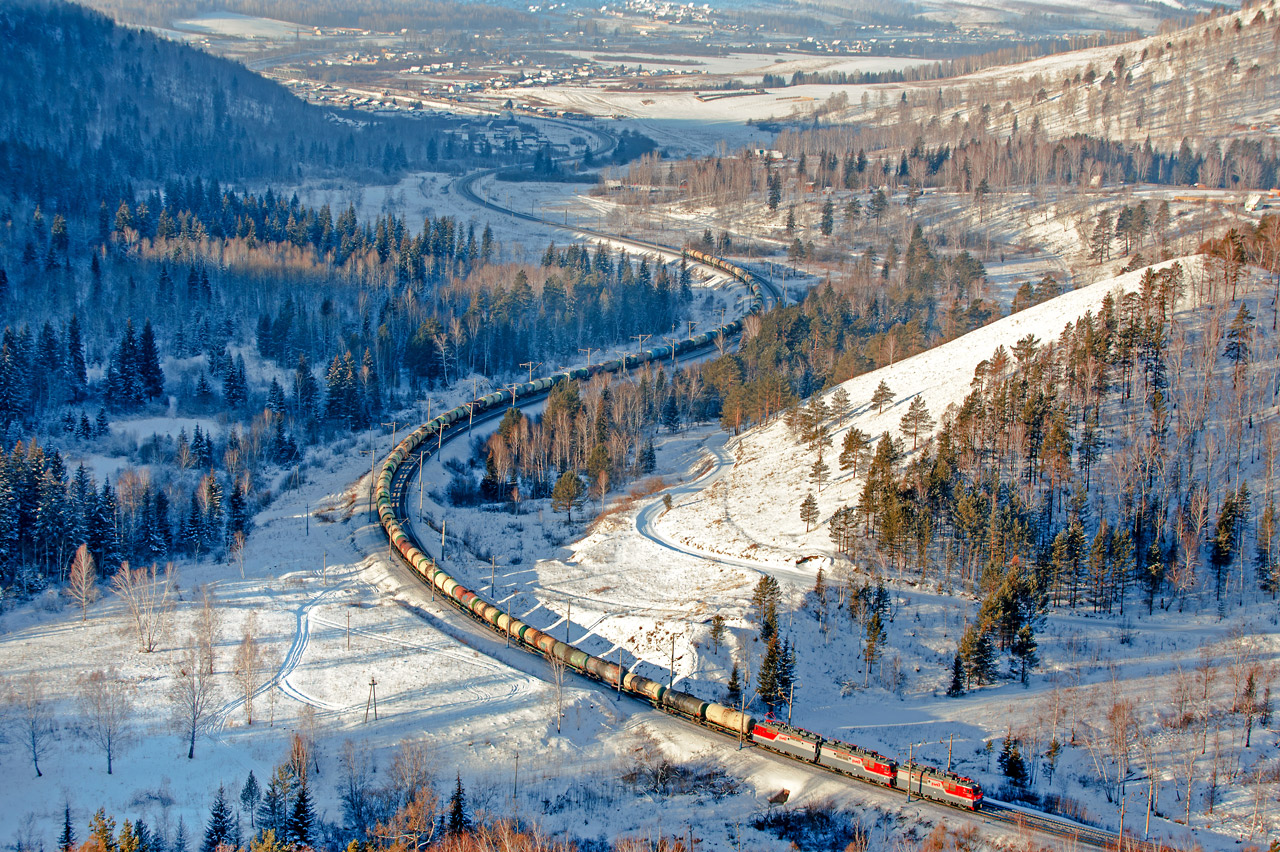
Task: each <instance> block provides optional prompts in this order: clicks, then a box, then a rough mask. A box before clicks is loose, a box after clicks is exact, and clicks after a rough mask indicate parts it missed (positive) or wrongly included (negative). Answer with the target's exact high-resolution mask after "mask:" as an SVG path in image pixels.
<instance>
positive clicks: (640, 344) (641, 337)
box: [632, 334, 653, 357]
mask: <svg viewBox="0 0 1280 852" xmlns="http://www.w3.org/2000/svg"><path fill="white" fill-rule="evenodd" d="M650 337H653V335H652V334H637V335H635V336H634V337H633V338H632V340H634V341H635V342H636V344H637V345H636V348H637V349H638V350H639V354H641V355H642V354H644V342H645V341H646V340H648V339H649V338H650ZM637 357H638V356H637Z"/></svg>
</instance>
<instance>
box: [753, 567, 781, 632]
mask: <svg viewBox="0 0 1280 852" xmlns="http://www.w3.org/2000/svg"><path fill="white" fill-rule="evenodd" d="M781 600H782V589H781V587H780V586H779V585H778V581H777V580H775V579H774V578H773V577H771V576H769V575H768V574H763V575H761V577H760V579H759V580H758V581H757V582H756V586H755V589H754V591H752V593H751V608H752V610H753V611H754V612H755V615H756V618H757V619H758V620H759V622H760V640H761V641H762V642H767V641H769V639H770V638H771V637H772V636H773V635H774V634H776V633H777V630H778V604H779V603H780V602H781Z"/></svg>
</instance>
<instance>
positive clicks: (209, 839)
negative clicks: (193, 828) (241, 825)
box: [200, 785, 232, 852]
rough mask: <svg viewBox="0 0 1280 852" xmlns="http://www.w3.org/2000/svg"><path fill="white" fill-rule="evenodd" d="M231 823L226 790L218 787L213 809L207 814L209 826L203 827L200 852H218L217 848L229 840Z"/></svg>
mask: <svg viewBox="0 0 1280 852" xmlns="http://www.w3.org/2000/svg"><path fill="white" fill-rule="evenodd" d="M231 822H232V817H231V806H230V805H228V804H227V794H226V790H225V789H223V787H222V786H221V785H219V786H218V794H217V796H215V797H214V799H213V808H212V809H211V810H210V812H209V824H208V825H207V826H205V830H204V842H203V843H201V844H200V852H218V846H219V845H221V844H223V843H226V842H228V841H229V840H230V839H231V830H232V825H231Z"/></svg>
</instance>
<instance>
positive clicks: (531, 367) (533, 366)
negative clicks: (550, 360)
mask: <svg viewBox="0 0 1280 852" xmlns="http://www.w3.org/2000/svg"><path fill="white" fill-rule="evenodd" d="M520 366H521V367H528V368H529V382H530V383H532V382H533V371H534V369H536V368H537V367H541V366H542V362H541V361H539V362H538V363H536V364H535V363H534V362H532V361H525V362H524V363H523V364H521V365H520Z"/></svg>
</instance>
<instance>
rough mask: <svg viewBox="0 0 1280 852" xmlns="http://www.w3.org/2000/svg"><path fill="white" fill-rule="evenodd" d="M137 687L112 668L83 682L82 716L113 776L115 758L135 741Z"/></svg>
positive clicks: (99, 670)
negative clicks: (133, 739) (135, 694)
mask: <svg viewBox="0 0 1280 852" xmlns="http://www.w3.org/2000/svg"><path fill="white" fill-rule="evenodd" d="M133 696H134V686H133V684H132V683H131V682H130V681H128V680H126V679H124V678H122V677H121V676H120V672H119V671H118V670H117V669H116V668H115V667H114V666H113V667H112V668H110V669H107V670H105V671H104V670H102V669H98V670H97V671H93V672H90V673H89V674H87V675H85V676H84V677H83V678H81V680H80V696H79V697H80V712H81V714H82V715H83V716H84V721H85V728H86V729H87V730H88V732H89V739H91V740H92V741H93V742H94V743H95V744H96V745H97V746H98V747H99V748H101V749H102V752H103V754H105V755H106V757H107V774H108V775H110V774H112V768H113V760H114V758H115V756H116V754H117V753H118V752H119V751H121V750H122V749H124V748H126V747H127V746H128V745H129V743H130V742H131V741H132V737H133V730H132V729H133V724H132V723H133V716H134V703H133Z"/></svg>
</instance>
